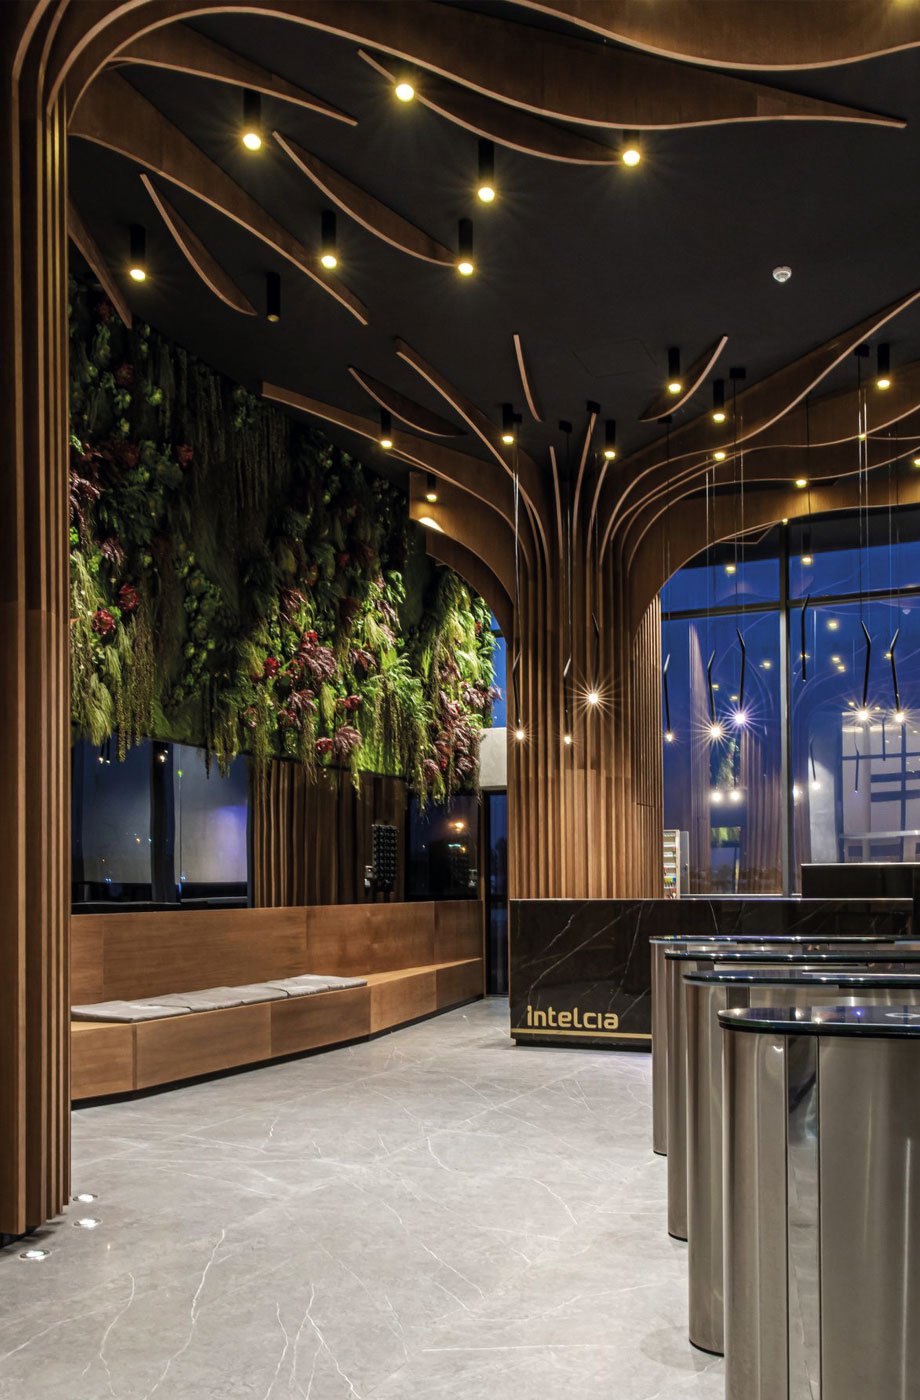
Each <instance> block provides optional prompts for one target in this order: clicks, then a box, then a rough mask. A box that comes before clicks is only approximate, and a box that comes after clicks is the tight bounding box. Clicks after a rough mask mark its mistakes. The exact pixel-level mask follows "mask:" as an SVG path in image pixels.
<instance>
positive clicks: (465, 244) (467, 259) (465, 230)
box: [457, 219, 476, 277]
mask: <svg viewBox="0 0 920 1400" xmlns="http://www.w3.org/2000/svg"><path fill="white" fill-rule="evenodd" d="M457 271H458V272H459V273H460V276H461V277H472V275H473V273H474V272H475V271H476V264H475V263H474V262H473V221H472V219H461V220H460V222H459V224H458V225H457Z"/></svg>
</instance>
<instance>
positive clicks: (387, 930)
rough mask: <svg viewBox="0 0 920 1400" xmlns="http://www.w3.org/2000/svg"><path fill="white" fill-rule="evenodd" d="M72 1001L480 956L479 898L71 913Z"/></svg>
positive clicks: (385, 969)
mask: <svg viewBox="0 0 920 1400" xmlns="http://www.w3.org/2000/svg"><path fill="white" fill-rule="evenodd" d="M71 925H72V930H73V932H72V943H71V949H72V958H73V966H74V972H73V989H74V1004H75V1005H79V1004H81V1003H86V1002H91V1001H109V1000H111V999H113V998H130V997H138V996H160V995H162V994H163V993H166V992H193V991H197V990H199V989H200V988H202V987H215V986H233V985H234V984H240V985H241V984H243V983H246V982H259V981H264V980H265V979H266V978H268V977H290V976H294V975H295V974H297V973H299V972H320V973H322V972H326V973H329V974H330V975H332V976H337V977H348V976H364V975H366V974H368V973H372V972H389V971H393V970H396V969H398V968H405V967H423V966H427V965H429V964H431V963H436V962H455V961H457V960H459V959H461V958H480V957H482V928H483V906H482V903H481V901H480V900H457V901H444V902H438V903H433V902H431V901H422V902H419V903H411V904H353V905H349V904H345V905H320V906H317V907H313V908H304V907H300V908H294V909H193V910H188V909H181V910H165V911H160V912H156V913H131V914H128V913H125V914H75V915H74V916H73V918H72V919H71Z"/></svg>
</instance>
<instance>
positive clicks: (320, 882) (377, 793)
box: [252, 759, 406, 908]
mask: <svg viewBox="0 0 920 1400" xmlns="http://www.w3.org/2000/svg"><path fill="white" fill-rule="evenodd" d="M253 796H254V801H253V843H252V845H253V895H254V902H255V903H256V904H257V905H259V906H262V907H266V908H267V907H280V906H285V905H295V904H354V903H357V902H359V901H360V900H362V899H363V898H364V867H365V865H369V864H370V862H371V845H372V838H371V827H372V825H373V823H374V822H377V821H381V822H387V823H389V824H391V825H393V826H395V827H396V828H397V832H398V836H397V841H398V844H399V849H400V850H401V849H402V848H403V842H404V836H405V821H406V785H405V783H404V781H403V780H402V779H401V778H388V777H383V776H381V775H379V774H372V773H368V774H364V775H363V776H362V779H361V787H360V790H358V789H356V788H355V787H354V784H353V783H352V781H351V777H350V776H349V775H348V774H342V773H332V774H330V773H326V772H325V771H323V772H321V773H319V774H318V776H317V781H316V782H311V781H310V779H309V778H308V776H307V774H306V773H305V772H304V771H303V769H302V768H301V766H300V765H299V764H297V763H291V762H286V761H283V760H280V759H279V760H276V761H274V762H273V763H272V764H271V765H270V766H269V768H268V771H267V772H266V774H265V775H264V778H262V780H261V781H260V780H255V787H254V793H253ZM402 867H403V862H400V869H399V872H398V880H397V885H396V889H395V890H394V891H393V894H392V895H388V896H385V898H386V899H388V900H392V901H393V902H394V903H398V902H399V901H401V900H403V899H404V898H405V870H404V868H402Z"/></svg>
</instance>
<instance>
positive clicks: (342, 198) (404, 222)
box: [272, 131, 457, 267]
mask: <svg viewBox="0 0 920 1400" xmlns="http://www.w3.org/2000/svg"><path fill="white" fill-rule="evenodd" d="M272 135H273V136H274V138H275V140H276V141H277V143H278V145H279V146H280V147H281V149H282V151H284V153H285V155H287V156H289V157H290V159H291V160H292V161H293V162H294V164H295V165H296V166H297V168H298V170H300V171H302V173H303V174H304V175H306V176H307V178H308V179H310V180H312V181H313V183H314V185H315V186H316V187H317V189H319V190H322V192H323V194H325V195H327V196H328V197H329V199H331V200H332V202H333V204H337V205H338V206H339V208H340V209H341V210H342V211H343V212H344V213H346V214H348V216H349V217H350V218H352V219H354V220H355V222H356V223H359V224H360V225H361V227H362V228H365V229H367V231H368V233H372V234H373V235H374V237H375V238H382V239H383V241H384V243H389V244H390V245H391V247H393V248H398V249H399V251H400V252H401V253H408V254H409V256H410V257H413V258H420V259H421V260H422V262H432V263H440V264H441V266H442V267H453V266H454V264H455V263H456V261H457V254H456V253H455V252H454V251H453V249H451V248H447V247H445V245H444V244H443V243H439V242H438V241H437V239H436V238H432V237H431V235H430V234H427V233H425V232H424V231H423V230H422V229H420V228H416V226H415V224H410V223H409V220H408V219H404V218H403V217H402V215H401V214H397V213H396V211H395V209H391V208H390V207H389V206H388V205H386V204H382V203H381V202H380V200H379V199H377V198H375V196H374V195H372V194H369V193H368V191H367V190H363V189H361V187H360V185H355V184H352V182H351V180H346V178H345V176H344V175H340V174H339V172H338V171H337V170H333V169H332V166H331V165H326V164H325V162H324V161H321V160H320V159H319V157H318V156H314V155H311V154H310V152H309V151H305V150H304V149H303V147H302V146H298V144H297V142H296V141H291V140H290V139H289V138H288V137H287V136H282V134H281V132H280V131H273V132H272Z"/></svg>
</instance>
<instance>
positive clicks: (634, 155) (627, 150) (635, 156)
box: [620, 131, 642, 168]
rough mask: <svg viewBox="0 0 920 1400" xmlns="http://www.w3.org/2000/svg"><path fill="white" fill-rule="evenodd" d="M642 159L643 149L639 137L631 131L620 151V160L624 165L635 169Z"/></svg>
mask: <svg viewBox="0 0 920 1400" xmlns="http://www.w3.org/2000/svg"><path fill="white" fill-rule="evenodd" d="M641 159H642V147H641V146H640V145H639V137H638V136H637V135H636V133H635V132H634V131H631V132H630V133H629V134H628V135H627V137H626V140H625V141H624V143H623V146H622V149H621V150H620V160H621V161H622V162H623V164H624V165H628V166H629V167H630V168H635V166H637V165H638V164H639V162H640V161H641Z"/></svg>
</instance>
